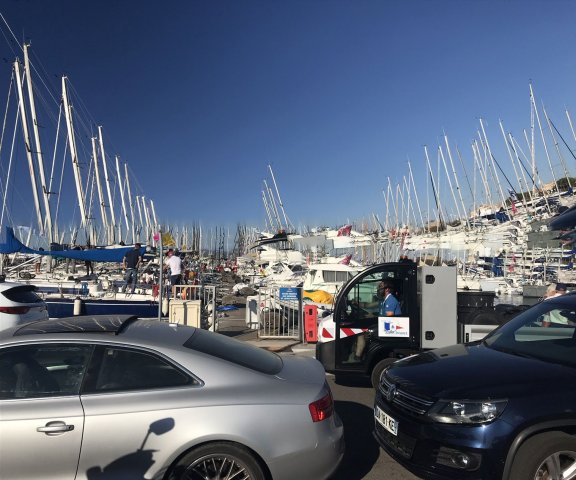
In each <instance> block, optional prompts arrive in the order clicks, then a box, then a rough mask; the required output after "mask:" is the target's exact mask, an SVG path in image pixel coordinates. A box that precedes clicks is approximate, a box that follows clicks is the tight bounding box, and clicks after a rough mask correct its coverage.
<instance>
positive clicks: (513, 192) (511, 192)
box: [508, 190, 518, 201]
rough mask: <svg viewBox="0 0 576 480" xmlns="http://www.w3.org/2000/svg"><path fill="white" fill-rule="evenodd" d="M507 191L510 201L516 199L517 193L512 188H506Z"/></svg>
mask: <svg viewBox="0 0 576 480" xmlns="http://www.w3.org/2000/svg"><path fill="white" fill-rule="evenodd" d="M508 193H509V194H510V199H511V200H512V201H516V200H518V195H516V192H515V191H514V190H508Z"/></svg>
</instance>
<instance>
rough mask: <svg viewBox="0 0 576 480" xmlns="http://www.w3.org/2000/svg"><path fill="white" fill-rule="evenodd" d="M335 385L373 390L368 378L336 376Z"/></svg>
mask: <svg viewBox="0 0 576 480" xmlns="http://www.w3.org/2000/svg"><path fill="white" fill-rule="evenodd" d="M334 383H336V384H337V385H342V386H343V387H355V388H372V383H370V379H369V378H368V377H361V376H357V375H336V376H335V377H334Z"/></svg>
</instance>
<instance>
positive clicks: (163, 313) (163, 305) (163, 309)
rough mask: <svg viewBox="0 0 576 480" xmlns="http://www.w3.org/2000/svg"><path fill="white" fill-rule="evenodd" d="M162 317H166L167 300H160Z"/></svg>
mask: <svg viewBox="0 0 576 480" xmlns="http://www.w3.org/2000/svg"><path fill="white" fill-rule="evenodd" d="M162 315H168V299H167V298H164V300H162Z"/></svg>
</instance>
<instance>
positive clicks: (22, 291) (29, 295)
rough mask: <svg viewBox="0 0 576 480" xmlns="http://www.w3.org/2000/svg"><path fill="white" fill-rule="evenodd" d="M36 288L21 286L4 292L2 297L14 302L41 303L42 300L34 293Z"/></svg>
mask: <svg viewBox="0 0 576 480" xmlns="http://www.w3.org/2000/svg"><path fill="white" fill-rule="evenodd" d="M34 288H35V287H32V286H29V285H21V286H18V287H14V288H10V289H9V290H6V291H4V292H2V295H4V296H5V297H6V298H7V299H8V300H10V301H12V302H18V303H41V302H42V299H41V298H40V297H39V296H38V295H36V294H35V293H34Z"/></svg>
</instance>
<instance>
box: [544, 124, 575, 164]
mask: <svg viewBox="0 0 576 480" xmlns="http://www.w3.org/2000/svg"><path fill="white" fill-rule="evenodd" d="M548 121H549V122H550V125H552V126H553V127H554V130H556V133H557V134H558V135H559V136H560V138H561V139H562V142H563V143H564V145H565V146H566V148H567V149H568V151H569V152H570V155H572V158H574V160H576V156H575V155H574V152H573V151H572V149H571V148H570V147H569V146H568V144H567V143H566V140H564V137H563V136H562V134H561V133H560V132H559V131H558V129H557V128H556V125H554V122H552V120H551V119H548Z"/></svg>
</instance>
